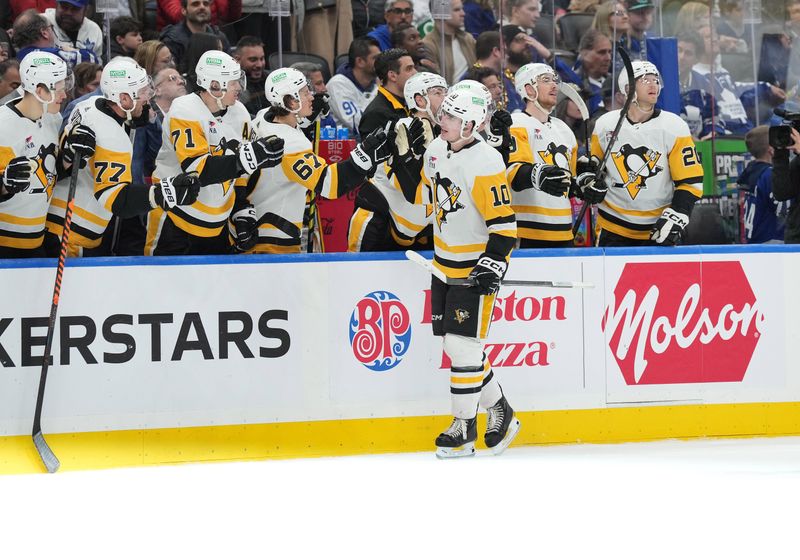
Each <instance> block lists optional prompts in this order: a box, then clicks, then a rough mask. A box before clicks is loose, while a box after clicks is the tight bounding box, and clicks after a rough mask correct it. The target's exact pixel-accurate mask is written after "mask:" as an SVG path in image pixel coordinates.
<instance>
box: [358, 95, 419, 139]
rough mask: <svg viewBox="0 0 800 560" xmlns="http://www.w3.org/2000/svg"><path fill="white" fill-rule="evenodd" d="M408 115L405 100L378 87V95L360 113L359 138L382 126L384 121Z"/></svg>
mask: <svg viewBox="0 0 800 560" xmlns="http://www.w3.org/2000/svg"><path fill="white" fill-rule="evenodd" d="M407 116H408V109H406V103H405V100H404V99H402V98H400V97H397V96H395V95H394V94H392V93H391V92H389V91H388V90H386V89H384V88H383V87H379V88H378V95H376V96H375V99H373V100H372V101H370V104H369V105H367V108H366V109H364V114H363V115H361V122H359V123H358V133H359V135H361V138H364V137H365V136H366V135H367V134H369V133H370V132H372V131H373V130H375V129H377V128H383V127H384V126H386V123H387V122H389V121H391V122H395V121H399V120H400V119H402V118H403V117H407Z"/></svg>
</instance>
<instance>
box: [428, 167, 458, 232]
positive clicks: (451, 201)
mask: <svg viewBox="0 0 800 560" xmlns="http://www.w3.org/2000/svg"><path fill="white" fill-rule="evenodd" d="M459 196H461V187H457V186H456V185H454V184H453V182H452V181H451V180H450V179H448V178H447V177H442V176H440V175H439V174H438V173H437V174H436V177H435V178H434V185H433V208H432V210H433V211H434V212H435V213H436V225H438V226H439V230H440V231H441V229H442V224H444V223H447V215H448V214H450V212H455V211H457V210H461V209H462V208H464V205H463V204H461V203H460V202H458V197H459Z"/></svg>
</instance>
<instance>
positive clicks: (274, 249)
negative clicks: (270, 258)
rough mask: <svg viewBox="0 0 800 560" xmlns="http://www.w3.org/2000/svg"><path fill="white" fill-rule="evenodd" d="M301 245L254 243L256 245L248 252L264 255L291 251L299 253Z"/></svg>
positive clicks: (291, 252)
mask: <svg viewBox="0 0 800 560" xmlns="http://www.w3.org/2000/svg"><path fill="white" fill-rule="evenodd" d="M301 249H302V247H300V243H298V244H297V245H273V244H272V243H256V246H255V247H253V249H252V250H250V251H247V252H248V253H254V254H266V255H290V254H293V253H300V252H301Z"/></svg>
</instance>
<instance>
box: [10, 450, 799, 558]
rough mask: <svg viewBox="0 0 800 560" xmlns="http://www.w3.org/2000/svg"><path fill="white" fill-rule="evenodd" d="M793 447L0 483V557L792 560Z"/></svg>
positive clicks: (273, 464) (405, 459) (319, 463)
mask: <svg viewBox="0 0 800 560" xmlns="http://www.w3.org/2000/svg"><path fill="white" fill-rule="evenodd" d="M798 498H800V437H784V438H763V439H724V440H691V441H661V442H653V443H634V444H619V445H562V446H537V447H519V448H517V447H512V448H511V449H509V450H508V451H507V452H506V453H505V454H504V455H502V456H500V457H493V456H484V457H476V458H468V459H455V460H449V461H440V460H436V459H435V458H434V456H433V452H431V453H414V454H405V455H374V456H357V457H342V458H331V459H300V460H286V461H262V462H248V463H215V464H199V465H176V466H165V467H150V468H140V469H117V470H107V471H89V472H61V473H58V474H55V475H25V476H5V477H0V500H2V507H0V512H2V513H0V531H2V540H0V558H4V559H15V560H16V559H22V558H36V559H41V558H46V557H50V555H51V554H59V555H60V556H61V557H63V558H81V559H88V558H104V559H126V558H148V559H150V558H158V559H160V558H170V559H173V558H174V559H196V558H219V559H223V558H224V559H240V558H288V559H294V558H298V559H305V558H376V559H377V558H381V559H383V558H403V559H416V558H450V557H452V558H457V559H458V560H463V559H465V558H495V557H497V558H504V559H505V558H509V556H508V555H511V554H513V557H514V558H517V557H523V558H548V559H549V558H566V559H572V558H615V559H619V558H637V559H639V558H641V559H651V558H671V559H673V558H680V559H694V558H725V559H728V558H759V559H774V558H797V557H798V554H800V553H798V550H800V546H798V544H800V537H798V536H797V535H798V525H800V523H798V509H800V500H799V499H798Z"/></svg>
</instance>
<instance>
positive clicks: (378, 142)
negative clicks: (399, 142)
mask: <svg viewBox="0 0 800 560" xmlns="http://www.w3.org/2000/svg"><path fill="white" fill-rule="evenodd" d="M391 127H392V123H387V124H386V127H385V128H377V129H375V130H373V131H372V132H370V133H369V134H368V135H367V137H366V138H364V140H363V141H362V142H361V143H360V144H359V145H357V146H356V147H355V148H354V149H353V151H352V152H350V159H352V160H353V163H354V164H356V166H357V167H359V168H360V169H361V170H362V171H364V173H365V174H367V175H370V176H371V175H372V174H373V173H375V169H376V168H377V167H378V164H379V163H383V162H384V161H386V160H387V159H389V158H390V157H391V155H392V148H393V144H392V143H390V142H389V139H388V135H387V131H389V130H390V129H391Z"/></svg>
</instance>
